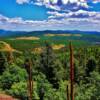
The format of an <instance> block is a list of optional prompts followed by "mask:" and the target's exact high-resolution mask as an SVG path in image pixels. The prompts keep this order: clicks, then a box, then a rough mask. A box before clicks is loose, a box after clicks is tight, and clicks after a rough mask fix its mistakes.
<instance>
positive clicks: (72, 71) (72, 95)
mask: <svg viewBox="0 0 100 100" xmlns="http://www.w3.org/2000/svg"><path fill="white" fill-rule="evenodd" d="M69 48H70V82H71V83H70V89H71V92H70V93H71V100H74V55H73V47H72V43H71V42H70V45H69Z"/></svg>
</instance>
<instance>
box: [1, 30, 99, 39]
mask: <svg viewBox="0 0 100 100" xmlns="http://www.w3.org/2000/svg"><path fill="white" fill-rule="evenodd" d="M49 33H50V34H95V35H100V32H96V31H78V30H73V31H70V30H45V31H31V32H26V31H6V30H0V37H1V38H3V37H20V36H39V35H43V34H49Z"/></svg>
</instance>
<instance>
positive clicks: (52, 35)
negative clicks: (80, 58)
mask: <svg viewBox="0 0 100 100" xmlns="http://www.w3.org/2000/svg"><path fill="white" fill-rule="evenodd" d="M44 36H49V37H54V36H77V37H80V36H82V35H81V34H49V33H48V34H45V35H44Z"/></svg>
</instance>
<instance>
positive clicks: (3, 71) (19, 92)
mask: <svg viewBox="0 0 100 100" xmlns="http://www.w3.org/2000/svg"><path fill="white" fill-rule="evenodd" d="M9 42H11V41H10V40H9ZM24 42H27V41H24ZM24 42H21V41H18V43H23V44H24ZM60 42H61V41H60ZM18 43H15V45H17V46H18ZM30 43H33V41H30V42H28V43H27V44H26V45H23V46H24V48H23V49H25V46H28V44H30ZM42 43H43V41H41V44H42ZM55 43H56V41H55ZM50 44H51V43H50ZM50 44H48V43H46V44H45V48H44V50H43V52H42V53H41V54H31V52H29V51H30V50H31V48H32V47H30V48H29V50H27V52H29V53H28V55H25V54H21V55H19V54H16V53H14V57H15V59H14V62H13V63H12V64H8V65H7V64H5V63H7V62H6V60H5V61H4V62H0V92H3V93H7V94H10V95H12V96H14V97H15V98H18V99H20V100H27V98H28V93H27V92H28V88H27V83H28V82H27V80H28V75H27V72H26V70H25V68H24V60H25V59H26V58H31V60H32V78H33V94H32V95H33V100H39V99H40V97H39V96H40V90H41V88H43V89H44V100H66V96H67V91H66V88H67V85H69V86H70V80H69V78H70V73H69V72H70V70H69V67H70V62H69V58H70V57H69V55H70V53H69V48H68V47H66V48H63V49H61V50H59V51H54V50H53V49H52V47H51V45H50ZM58 44H59V43H58ZM20 45H21V46H22V44H20ZM42 45H43V44H42ZM29 46H32V45H31V44H30V45H29ZM43 46H44V45H43ZM16 48H20V47H16ZM27 48H28V47H27ZM20 50H21V49H20ZM0 57H2V56H1V55H0ZM74 57H75V60H74V62H75V63H74V66H75V89H74V90H75V100H100V92H99V91H100V47H98V46H93V47H85V48H78V47H75V48H74ZM69 89H70V88H69Z"/></svg>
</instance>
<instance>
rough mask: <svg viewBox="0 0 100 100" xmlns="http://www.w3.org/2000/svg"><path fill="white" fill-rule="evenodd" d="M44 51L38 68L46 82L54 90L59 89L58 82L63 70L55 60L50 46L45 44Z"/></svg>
mask: <svg viewBox="0 0 100 100" xmlns="http://www.w3.org/2000/svg"><path fill="white" fill-rule="evenodd" d="M45 45H46V46H45V49H44V51H43V53H42V54H41V57H40V67H41V70H42V72H43V73H44V74H45V75H46V78H47V80H48V81H49V82H50V83H51V84H52V85H53V87H54V88H56V89H58V88H59V81H60V80H61V79H62V77H63V75H62V74H63V68H62V67H61V64H60V62H59V61H58V60H57V59H56V56H55V54H54V52H53V49H52V47H51V46H50V44H48V43H46V44H45Z"/></svg>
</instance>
